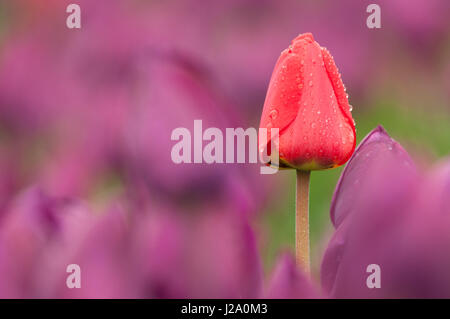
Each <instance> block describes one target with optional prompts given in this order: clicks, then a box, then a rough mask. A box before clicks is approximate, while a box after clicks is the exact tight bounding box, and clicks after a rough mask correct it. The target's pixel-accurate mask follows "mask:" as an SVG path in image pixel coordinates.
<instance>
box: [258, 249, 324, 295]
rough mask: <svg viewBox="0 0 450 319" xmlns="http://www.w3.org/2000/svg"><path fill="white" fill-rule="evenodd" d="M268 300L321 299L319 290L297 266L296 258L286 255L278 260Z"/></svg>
mask: <svg viewBox="0 0 450 319" xmlns="http://www.w3.org/2000/svg"><path fill="white" fill-rule="evenodd" d="M267 298H271V299H312V298H321V295H320V294H319V290H318V289H317V288H316V287H314V284H313V283H312V282H310V279H309V278H308V277H306V275H305V274H304V273H302V272H301V270H300V269H299V268H298V266H297V265H296V264H295V260H294V258H293V257H292V256H291V255H289V254H285V255H283V256H281V258H280V259H279V260H278V263H277V265H276V266H275V269H274V271H273V274H272V279H271V282H270V285H269V288H268V292H267Z"/></svg>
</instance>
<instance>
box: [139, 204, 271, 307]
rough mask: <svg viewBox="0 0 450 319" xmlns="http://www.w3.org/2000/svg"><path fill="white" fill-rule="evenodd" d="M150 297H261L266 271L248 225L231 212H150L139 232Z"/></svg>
mask: <svg viewBox="0 0 450 319" xmlns="http://www.w3.org/2000/svg"><path fill="white" fill-rule="evenodd" d="M135 235H136V237H135V238H136V242H135V244H136V245H135V250H133V251H134V252H135V257H136V258H137V266H138V269H137V272H138V273H142V278H141V284H140V289H141V292H142V293H143V294H144V295H145V296H147V297H150V298H258V297H260V295H261V288H262V286H261V285H262V283H261V280H262V269H261V264H260V260H259V254H258V251H257V248H256V242H255V238H254V234H253V232H252V230H251V229H250V227H249V225H248V223H247V222H246V221H245V220H244V219H243V218H242V216H238V215H235V214H232V213H230V212H227V213H224V212H208V213H207V214H205V213H200V214H197V215H194V216H192V215H191V216H189V217H187V216H186V215H184V214H181V215H180V214H173V213H164V214H161V213H156V214H155V213H150V214H149V215H148V216H147V217H145V218H144V219H143V222H142V221H141V222H140V225H137V229H136V232H135Z"/></svg>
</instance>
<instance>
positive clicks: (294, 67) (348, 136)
mask: <svg viewBox="0 0 450 319" xmlns="http://www.w3.org/2000/svg"><path fill="white" fill-rule="evenodd" d="M345 91H346V90H345V87H344V84H343V83H342V80H341V75H340V74H339V71H338V69H337V67H336V65H335V63H334V60H333V57H332V56H331V54H330V53H329V52H328V50H327V49H326V48H323V47H321V46H320V45H319V44H318V43H317V42H315V41H314V38H313V36H312V34H311V33H305V34H301V35H299V36H298V37H297V38H295V39H294V40H293V41H292V44H291V45H290V46H289V48H288V49H286V50H284V51H283V52H281V55H280V57H279V59H278V61H277V63H276V65H275V69H274V71H273V74H272V78H271V80H270V84H269V88H268V91H267V96H266V100H265V102H264V109H263V112H262V116H261V123H260V127H261V128H267V129H268V131H269V132H270V130H269V129H270V128H278V129H279V143H278V144H279V145H278V146H277V147H278V153H279V156H280V167H281V168H295V169H299V170H319V169H326V168H333V167H337V166H340V165H342V164H344V163H345V162H346V161H347V160H348V159H349V158H350V156H351V155H352V153H353V151H354V150H355V145H356V133H355V124H354V121H353V118H352V114H351V106H350V105H349V103H348V96H347V94H346V92H345ZM269 134H270V133H269ZM270 138H273V136H270V137H269V139H263V138H260V143H261V141H264V140H269V141H270ZM268 145H269V144H267V145H259V146H260V147H259V149H260V150H261V151H265V150H266V148H267V147H268ZM275 146H276V145H275ZM268 154H270V149H269V148H268Z"/></svg>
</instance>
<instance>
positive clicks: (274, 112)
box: [269, 110, 278, 120]
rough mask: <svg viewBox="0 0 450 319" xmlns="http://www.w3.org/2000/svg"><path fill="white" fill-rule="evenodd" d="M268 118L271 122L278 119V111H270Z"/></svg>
mask: <svg viewBox="0 0 450 319" xmlns="http://www.w3.org/2000/svg"><path fill="white" fill-rule="evenodd" d="M269 116H270V118H271V119H272V120H275V119H276V118H277V117H278V111H277V110H272V111H270V113H269Z"/></svg>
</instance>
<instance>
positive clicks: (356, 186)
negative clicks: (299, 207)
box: [330, 126, 414, 228]
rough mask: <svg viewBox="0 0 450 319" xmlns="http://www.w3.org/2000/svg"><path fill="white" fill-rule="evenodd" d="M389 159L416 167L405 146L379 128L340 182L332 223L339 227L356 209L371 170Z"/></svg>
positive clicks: (332, 203)
mask: <svg viewBox="0 0 450 319" xmlns="http://www.w3.org/2000/svg"><path fill="white" fill-rule="evenodd" d="M388 160H389V161H392V163H393V165H402V166H404V165H406V166H409V167H411V168H413V167H414V163H413V161H412V160H411V158H410V156H409V155H408V153H407V152H406V151H405V150H404V149H403V147H402V146H401V145H400V144H399V143H397V142H396V141H395V140H393V139H392V138H391V137H390V136H389V135H388V134H387V132H386V131H385V130H384V128H383V127H382V126H378V127H377V128H375V129H374V130H373V131H372V132H370V133H369V134H368V135H367V136H366V137H365V138H364V139H363V140H362V141H361V143H360V144H359V146H358V148H357V149H356V151H355V153H354V154H353V156H352V157H351V159H350V161H349V162H348V164H347V166H346V167H345V169H344V171H343V172H342V174H341V177H340V179H339V181H338V183H337V186H336V189H335V192H334V195H333V199H332V201H331V208H330V217H331V221H332V223H333V225H334V226H335V227H336V228H337V227H338V226H339V225H340V224H341V223H342V222H343V220H344V219H345V218H346V216H347V215H348V214H349V213H350V211H351V210H352V209H353V207H354V202H355V195H356V194H358V193H359V192H360V191H361V187H362V184H364V183H365V180H366V179H367V177H368V176H369V175H370V174H371V171H372V170H373V169H374V168H375V167H376V166H377V165H379V164H380V162H382V161H388Z"/></svg>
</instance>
